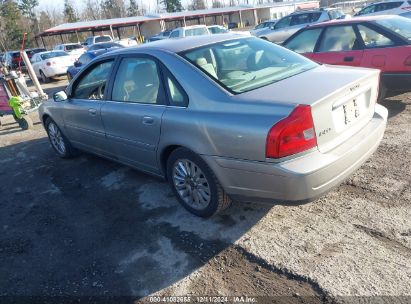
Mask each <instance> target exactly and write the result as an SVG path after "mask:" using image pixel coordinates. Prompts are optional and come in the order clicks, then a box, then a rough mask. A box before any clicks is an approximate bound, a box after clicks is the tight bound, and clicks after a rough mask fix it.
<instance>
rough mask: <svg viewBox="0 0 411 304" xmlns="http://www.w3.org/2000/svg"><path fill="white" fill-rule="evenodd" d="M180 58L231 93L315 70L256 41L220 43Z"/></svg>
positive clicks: (312, 65)
mask: <svg viewBox="0 0 411 304" xmlns="http://www.w3.org/2000/svg"><path fill="white" fill-rule="evenodd" d="M180 55H182V56H183V57H184V58H185V59H187V60H188V61H189V62H191V63H192V64H194V65H195V66H196V67H198V68H199V69H200V70H202V71H203V72H204V73H205V74H207V75H208V76H210V77H211V78H212V79H214V80H215V81H216V82H217V83H219V84H220V85H222V86H223V87H224V88H226V89H228V90H230V91H231V92H233V93H242V92H247V91H251V90H254V89H257V88H260V87H264V86H267V85H269V84H272V83H274V82H278V81H281V80H283V79H285V78H288V77H291V76H294V75H296V74H299V73H302V72H304V71H307V70H310V69H313V68H315V67H317V64H316V63H314V62H312V61H311V60H309V59H306V58H304V57H302V56H300V55H298V54H295V53H294V52H291V51H289V50H286V49H284V48H281V47H279V46H276V45H275V44H273V43H270V42H267V41H264V40H262V39H258V38H243V39H236V40H230V41H223V42H219V43H215V44H211V45H207V46H204V47H201V48H197V49H194V50H189V51H186V52H183V53H180Z"/></svg>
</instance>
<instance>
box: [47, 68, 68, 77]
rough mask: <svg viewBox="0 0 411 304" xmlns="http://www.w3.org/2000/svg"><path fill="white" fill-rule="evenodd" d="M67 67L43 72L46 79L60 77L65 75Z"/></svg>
mask: <svg viewBox="0 0 411 304" xmlns="http://www.w3.org/2000/svg"><path fill="white" fill-rule="evenodd" d="M67 68H68V67H49V68H47V69H45V70H44V73H45V74H46V76H47V77H55V76H62V75H66V74H67Z"/></svg>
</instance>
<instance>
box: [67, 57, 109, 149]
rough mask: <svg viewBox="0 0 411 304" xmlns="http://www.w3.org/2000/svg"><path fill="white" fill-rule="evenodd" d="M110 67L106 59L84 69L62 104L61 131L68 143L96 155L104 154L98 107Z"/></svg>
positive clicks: (102, 129) (103, 135)
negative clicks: (62, 128) (63, 130)
mask: <svg viewBox="0 0 411 304" xmlns="http://www.w3.org/2000/svg"><path fill="white" fill-rule="evenodd" d="M112 67H113V60H106V61H102V62H98V63H96V64H95V65H93V66H91V67H90V68H89V69H87V71H85V73H83V74H82V75H81V76H80V77H79V78H78V79H77V81H76V83H74V85H73V88H72V90H71V94H70V96H69V99H68V100H67V102H65V104H64V112H63V113H64V114H63V115H64V116H63V119H64V129H65V132H66V133H67V136H68V138H69V139H70V141H71V142H72V143H73V144H74V145H75V146H77V147H79V148H81V149H85V150H89V151H93V152H95V153H98V154H106V147H107V146H106V138H105V131H104V126H103V123H102V120H101V108H102V105H103V104H104V99H105V87H106V83H107V80H108V78H109V76H110V72H111V70H112Z"/></svg>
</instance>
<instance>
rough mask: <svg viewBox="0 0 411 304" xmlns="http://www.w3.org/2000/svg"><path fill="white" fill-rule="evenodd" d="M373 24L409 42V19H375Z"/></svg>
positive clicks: (410, 29)
mask: <svg viewBox="0 0 411 304" xmlns="http://www.w3.org/2000/svg"><path fill="white" fill-rule="evenodd" d="M375 23H377V24H379V25H381V26H382V27H384V28H386V29H388V30H391V31H393V32H395V33H396V34H397V35H399V36H402V37H404V38H405V39H407V40H408V41H411V19H409V18H404V17H397V16H396V17H391V18H387V19H377V20H375Z"/></svg>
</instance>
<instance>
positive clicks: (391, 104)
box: [379, 96, 406, 118]
mask: <svg viewBox="0 0 411 304" xmlns="http://www.w3.org/2000/svg"><path fill="white" fill-rule="evenodd" d="M379 104H381V105H383V106H384V107H386V108H387V109H388V117H389V118H392V117H395V116H397V115H398V114H400V113H401V112H402V111H404V110H405V107H406V105H405V103H404V102H403V101H402V100H401V98H398V97H397V96H394V97H392V98H390V99H384V100H382V101H380V102H379Z"/></svg>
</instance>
